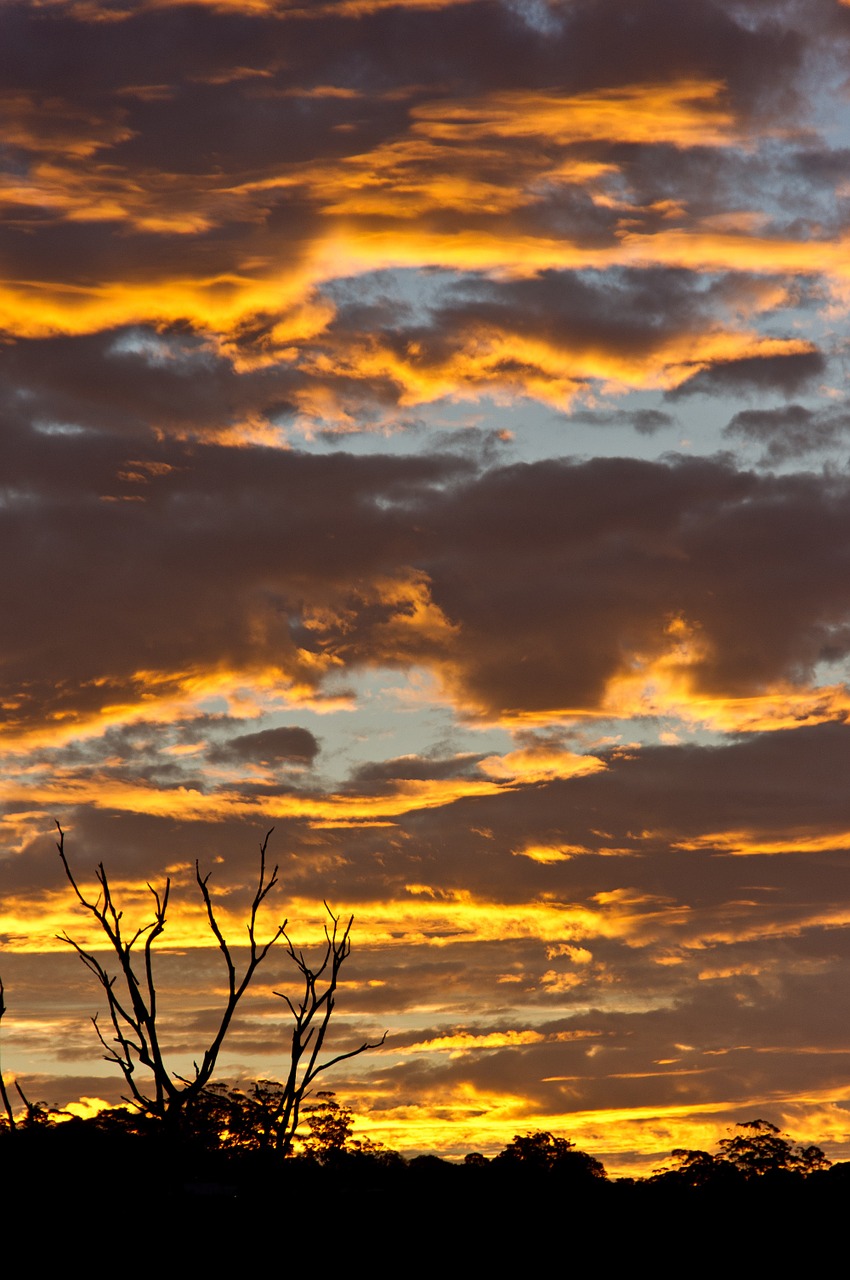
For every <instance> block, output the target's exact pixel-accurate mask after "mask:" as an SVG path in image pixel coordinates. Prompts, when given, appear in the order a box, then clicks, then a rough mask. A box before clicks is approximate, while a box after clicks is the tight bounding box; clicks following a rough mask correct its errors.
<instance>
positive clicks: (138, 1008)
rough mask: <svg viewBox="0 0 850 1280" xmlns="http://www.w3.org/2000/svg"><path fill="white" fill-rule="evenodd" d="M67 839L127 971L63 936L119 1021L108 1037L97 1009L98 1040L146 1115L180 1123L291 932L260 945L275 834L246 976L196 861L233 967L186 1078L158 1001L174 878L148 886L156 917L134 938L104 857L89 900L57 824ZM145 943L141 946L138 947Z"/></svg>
mask: <svg viewBox="0 0 850 1280" xmlns="http://www.w3.org/2000/svg"><path fill="white" fill-rule="evenodd" d="M56 827H57V830H58V831H59V839H58V841H57V843H56V847H57V849H58V850H59V857H60V858H61V859H62V865H63V867H64V868H65V874H66V876H67V877H68V880H69V882H70V884H71V888H72V889H73V890H74V893H75V894H76V896H77V899H78V901H79V902H80V904H81V905H82V906H83V907H85V908H86V910H87V911H89V912H91V914H92V916H94V918H95V920H96V921H97V922H98V924H99V925H100V928H101V929H102V931H103V933H104V934H105V935H106V938H107V940H108V942H109V945H110V948H111V949H112V951H113V952H114V954H115V957H116V959H117V961H118V965H119V969H120V980H119V975H110V974H109V972H108V971H107V969H106V968H105V967H104V965H103V964H101V962H100V960H99V959H98V958H97V956H96V955H94V954H93V953H92V952H91V951H87V950H86V949H85V948H84V947H82V946H80V944H79V943H78V942H75V941H74V939H73V938H71V937H69V935H68V934H67V933H63V934H60V935H59V936H60V938H61V939H62V941H64V942H67V943H68V944H69V945H70V946H72V947H73V948H74V950H75V951H76V953H77V955H78V956H79V957H80V959H81V960H82V962H83V964H84V965H85V966H86V968H87V969H88V970H89V971H90V972H91V973H92V974H94V976H95V978H96V979H97V981H98V982H99V983H100V985H101V986H102V987H103V990H104V993H105V995H106V1004H107V1009H108V1011H109V1020H110V1022H111V1024H112V1031H113V1036H112V1039H111V1040H107V1039H106V1037H105V1035H104V1034H103V1032H102V1030H101V1028H100V1026H99V1024H98V1019H97V1015H95V1017H94V1018H93V1019H92V1022H93V1023H94V1029H95V1031H96V1032H97V1036H98V1039H99V1040H100V1043H101V1045H102V1046H103V1048H104V1050H105V1053H104V1057H105V1059H106V1061H107V1062H111V1063H113V1064H114V1065H115V1066H117V1067H118V1068H119V1070H120V1071H121V1073H122V1075H123V1076H124V1080H125V1083H126V1085H127V1089H128V1091H129V1096H125V1097H124V1101H125V1102H128V1103H129V1104H130V1105H132V1106H135V1107H136V1108H137V1109H138V1111H140V1112H141V1113H142V1114H144V1115H147V1116H151V1117H153V1118H155V1119H159V1120H164V1121H170V1122H173V1123H174V1124H178V1125H179V1123H180V1121H181V1119H182V1117H183V1116H184V1115H185V1114H186V1110H187V1108H188V1107H189V1106H190V1105H191V1104H192V1103H193V1102H194V1101H195V1100H196V1099H197V1098H198V1096H199V1095H200V1094H201V1092H202V1091H203V1089H204V1088H205V1086H206V1085H207V1084H208V1083H209V1081H210V1079H211V1077H212V1074H213V1071H214V1070H215V1065H216V1061H217V1059H218V1055H219V1051H220V1050H221V1046H222V1044H223V1043H224V1038H225V1036H226V1034H227V1031H228V1028H229V1027H230V1024H231V1021H232V1020H233V1015H234V1013H235V1012H236V1008H237V1006H238V1004H239V1002H240V1000H241V999H242V997H243V995H244V994H245V992H246V990H247V988H248V985H249V983H250V982H251V979H252V978H253V976H254V974H255V972H256V971H257V969H258V968H259V966H260V965H261V964H262V963H263V961H264V960H265V958H266V956H267V955H268V953H269V951H270V950H271V948H272V947H273V946H274V944H275V942H277V940H278V939H279V938H281V937H285V936H286V934H285V929H286V921H284V923H283V924H282V925H279V926H278V928H277V930H276V932H275V933H274V935H273V936H272V937H271V938H270V939H269V941H268V942H265V943H259V942H258V941H257V937H256V924H257V912H258V911H259V908H260V906H261V905H262V903H263V901H264V900H265V898H266V897H267V896H268V894H269V893H270V892H271V890H272V889H273V888H274V886H275V885H276V884H277V873H278V868H277V866H275V867H274V869H273V870H272V872H271V874H270V875H269V874H267V871H266V850H267V848H268V842H269V836H270V835H271V831H269V832H268V833H267V835H266V838H265V840H264V841H263V843H262V845H261V846H260V875H259V881H258V884H257V889H256V892H255V893H254V897H253V899H252V901H251V909H250V915H249V919H248V925H247V930H248V944H249V949H250V950H249V958H248V963H247V965H246V966H245V969H244V971H243V973H242V975H241V977H240V976H239V975H238V973H237V970H236V965H235V963H234V960H233V956H232V953H231V950H230V947H229V946H228V944H227V942H226V941H225V938H224V935H223V934H222V932H221V929H220V928H219V925H218V921H217V920H216V916H215V911H214V910H213V905H212V900H211V898H210V892H209V883H208V882H209V874H207V875H205V876H202V875H201V872H200V867H199V865H198V863H197V862H196V863H195V879H196V880H197V883H198V888H199V889H200V892H201V896H202V898H203V900H204V906H205V908H206V913H207V921H208V923H209V927H210V930H211V932H212V934H213V936H214V937H215V939H216V942H217V943H218V946H219V948H220V950H221V953H222V955H223V956H224V962H225V965H226V967H227V978H228V991H227V998H226V1000H225V1004H224V1009H223V1010H222V1013H221V1018H220V1020H219V1024H218V1029H217V1031H216V1033H215V1035H214V1036H213V1038H212V1040H211V1041H210V1043H209V1046H208V1048H207V1049H206V1050H205V1052H204V1054H203V1057H202V1059H201V1061H200V1063H198V1062H197V1061H195V1063H194V1064H193V1065H194V1069H195V1074H194V1076H193V1077H192V1078H191V1079H186V1078H184V1077H183V1076H178V1075H175V1074H174V1073H172V1072H171V1071H169V1070H168V1067H167V1066H166V1063H165V1059H164V1056H163V1049H162V1045H161V1043H160V1025H159V1009H158V1005H157V989H156V983H155V980H154V970H153V955H152V949H153V944H154V942H155V941H156V939H157V938H158V937H159V936H160V935H161V934H162V932H163V931H164V929H165V922H166V911H167V909H168V898H169V893H170V890H171V881H170V879H167V880H166V882H165V889H164V890H163V892H162V893H160V892H159V890H157V889H154V888H153V886H152V885H150V884H149V885H148V889H149V890H150V893H151V896H152V897H153V901H154V912H153V919H152V920H150V921H149V922H148V923H147V924H144V925H142V926H141V927H140V928H138V929H137V930H136V931H135V933H133V934H132V936H129V937H127V938H125V937H124V935H123V934H122V931H121V920H122V916H123V912H122V911H119V910H118V907H117V906H116V903H115V899H114V897H113V894H112V889H111V887H110V884H109V880H108V878H107V875H106V871H105V869H104V866H103V863H102V862H101V863H100V864H99V865H98V868H97V871H96V872H95V876H96V879H97V882H98V884H99V886H100V891H99V893H98V896H97V898H96V899H95V901H94V902H92V901H91V900H90V899H88V898H87V897H86V896H85V895H84V893H83V892H82V890H81V889H80V886H79V884H78V883H77V880H76V877H75V876H74V873H73V872H72V870H71V868H70V865H69V863H68V859H67V857H66V856H65V833H64V831H63V830H62V828H61V826H60V825H59V823H58V822H57V823H56ZM137 944H141V948H140V950H136V951H134V950H133V948H134V947H136V946H137ZM138 1065H141V1066H143V1067H146V1068H147V1069H148V1071H149V1072H150V1074H151V1076H152V1077H153V1080H152V1083H151V1082H147V1081H140V1080H139V1079H138V1078H137V1076H136V1068H137V1066H138Z"/></svg>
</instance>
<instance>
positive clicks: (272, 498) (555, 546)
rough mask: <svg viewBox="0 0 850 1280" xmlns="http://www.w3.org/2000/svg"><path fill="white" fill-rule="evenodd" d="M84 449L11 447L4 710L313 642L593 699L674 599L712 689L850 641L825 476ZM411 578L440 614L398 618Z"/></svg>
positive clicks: (22, 719)
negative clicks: (121, 453) (116, 453)
mask: <svg viewBox="0 0 850 1280" xmlns="http://www.w3.org/2000/svg"><path fill="white" fill-rule="evenodd" d="M20 439H21V440H22V439H23V438H20ZM89 456H90V455H89V440H88V438H87V437H86V436H61V437H51V438H49V439H45V438H33V440H32V442H31V447H30V448H29V449H25V448H21V449H19V451H18V453H17V455H16V456H15V455H14V454H13V462H14V463H15V465H16V467H17V471H16V472H13V475H14V476H15V480H17V483H15V480H12V481H11V483H12V488H11V491H10V497H9V499H8V501H7V502H6V504H5V506H4V507H3V508H2V510H0V526H2V530H3V536H4V539H5V546H6V547H7V549H8V552H9V554H8V557H7V559H6V561H5V564H4V573H3V590H4V592H5V595H6V598H7V599H8V600H13V601H15V607H14V608H13V609H10V610H9V611H8V612H7V613H6V614H5V615H4V616H5V627H4V626H3V624H0V639H2V645H3V651H4V654H5V668H4V679H5V682H6V683H5V698H6V721H7V724H8V725H9V727H14V726H15V725H20V726H24V725H27V724H33V723H39V722H43V720H44V717H45V716H50V715H53V714H54V713H56V712H60V711H61V712H62V713H63V714H70V715H72V716H73V715H79V714H85V713H88V712H91V711H93V710H95V709H96V708H98V707H102V706H105V705H109V704H110V703H114V702H115V701H118V700H122V699H125V698H129V699H130V700H131V701H132V700H134V699H139V698H142V697H143V696H144V694H145V692H146V687H147V681H148V679H149V677H148V676H145V675H139V674H138V673H139V672H146V671H147V672H157V673H159V674H158V676H157V680H158V686H157V687H158V689H159V692H160V694H168V693H169V692H172V693H173V692H176V690H177V689H178V688H179V684H180V679H181V675H180V673H181V672H182V671H184V670H185V669H186V668H187V664H188V665H190V666H192V667H197V665H198V664H200V666H201V668H203V667H205V666H209V668H210V669H215V670H221V669H222V668H223V667H224V666H230V667H231V668H232V669H233V671H234V672H239V671H243V670H248V669H250V668H252V667H253V666H254V665H255V664H257V663H273V664H274V665H275V666H278V667H280V668H281V669H282V670H283V672H284V673H285V675H286V676H288V677H289V678H290V679H293V680H299V681H304V682H306V684H307V685H308V686H312V687H315V688H316V689H319V690H321V688H322V686H323V680H324V676H323V671H324V667H323V665H322V661H317V658H321V655H326V657H332V661H331V662H330V663H329V665H328V667H327V669H328V672H329V674H331V675H333V677H334V680H337V681H338V680H339V679H341V678H344V675H345V672H346V671H352V670H356V669H358V668H363V667H372V666H380V665H390V666H399V665H407V664H410V663H422V664H424V665H426V666H429V665H430V666H433V667H435V668H436V669H437V670H438V671H439V672H442V673H443V674H444V675H445V678H446V679H447V680H449V681H451V682H452V686H453V688H454V691H455V693H456V694H457V696H459V697H460V698H461V700H462V701H467V702H469V703H470V704H471V705H472V706H473V707H477V708H480V709H481V710H483V711H486V712H489V713H500V714H501V713H510V712H514V711H515V712H521V711H534V712H540V711H545V710H547V709H552V710H557V709H559V708H562V707H586V708H588V709H591V708H594V707H596V706H598V703H599V700H600V699H601V698H602V696H603V694H604V691H605V688H606V685H607V682H608V681H609V680H610V679H611V678H612V677H613V676H614V675H616V674H617V673H619V672H620V671H621V670H622V669H623V662H624V654H626V653H629V652H632V653H636V654H640V655H643V656H644V657H651V656H653V655H655V654H660V653H663V652H665V651H666V649H667V648H669V646H670V644H671V643H672V642H671V640H670V638H669V635H668V634H667V632H668V628H669V625H670V620H671V618H676V617H680V618H683V619H684V620H685V622H686V623H687V624H688V626H690V627H692V628H694V629H695V635H696V636H697V637H698V640H699V645H698V648H699V652H697V653H695V654H694V655H693V657H692V661H691V665H690V668H689V669H690V672H691V675H692V678H693V679H694V681H695V684H696V686H697V687H698V688H700V689H702V690H703V691H705V692H710V693H715V694H718V695H724V696H725V695H730V694H735V695H737V694H744V693H752V692H756V691H758V690H761V689H763V688H764V687H765V686H766V685H770V684H771V683H775V682H777V681H790V682H792V683H799V682H802V683H805V682H806V681H807V680H809V679H811V677H812V672H813V670H814V668H815V666H816V664H817V663H819V662H821V661H823V660H835V659H837V658H839V657H840V656H841V655H842V654H845V653H846V652H847V649H848V645H849V644H850V599H848V594H847V576H846V572H845V560H846V546H847V540H848V537H850V528H849V527H848V520H847V511H848V503H847V494H846V487H847V486H846V480H845V478H842V477H841V476H840V475H824V476H813V475H798V476H785V477H775V478H774V477H769V476H765V477H761V478H760V477H758V476H757V475H755V474H753V473H748V472H739V471H737V470H736V469H735V467H734V466H733V464H732V463H731V462H730V461H727V460H723V459H716V460H711V459H678V460H675V459H673V460H669V461H666V462H663V463H650V462H641V461H638V460H629V459H595V460H592V461H589V462H585V463H576V462H572V461H570V460H551V461H545V462H539V463H535V464H531V465H528V464H514V465H510V466H501V467H498V466H496V467H492V468H489V469H485V470H484V471H482V472H481V473H480V474H475V471H474V464H473V462H472V461H471V460H470V459H464V458H458V457H457V456H455V457H451V458H450V457H448V456H433V457H425V456H423V457H406V458H405V457H389V456H384V457H382V456H380V455H375V454H373V455H370V456H367V457H361V458H357V457H353V456H351V455H346V454H344V453H335V454H332V455H329V456H317V455H308V454H299V453H297V452H294V451H290V452H281V451H275V450H263V449H252V450H247V449H245V450H231V449H226V448H218V447H214V446H193V447H191V448H190V447H185V446H182V445H179V444H177V445H174V446H170V447H166V446H165V445H163V444H160V445H159V447H158V449H157V450H156V451H155V452H154V459H155V460H156V462H157V465H154V466H151V467H149V468H147V469H146V467H145V456H144V454H143V455H142V457H141V459H140V458H138V457H136V458H134V459H133V471H134V473H135V474H136V475H137V476H138V475H141V476H142V480H139V479H138V478H137V479H135V480H132V481H126V480H124V479H122V478H121V477H120V476H113V477H111V478H109V483H108V484H106V477H105V476H104V475H103V474H102V473H101V475H100V476H98V474H97V472H98V465H99V464H98V459H99V456H100V455H99V445H98V443H97V442H95V445H94V451H93V458H94V460H95V463H96V465H95V467H94V468H92V467H91V466H90V463H89ZM169 459H170V461H166V460H169ZM162 464H165V465H162ZM169 468H170V469H169ZM42 476H44V477H45V478H46V481H47V484H46V486H44V487H43V486H42ZM10 479H11V478H10ZM63 479H64V483H62V480H63ZM93 479H94V481H95V483H94V485H92V480H93ZM24 481H26V483H24ZM99 482H100V483H99ZM101 483H103V484H104V486H105V492H104V488H101ZM125 496H129V497H131V498H133V499H134V500H132V501H122V500H118V499H121V498H124V497H125ZM104 498H107V499H116V500H106V501H105V500H104ZM731 565H734V567H735V572H734V574H730V572H729V570H730V566H731ZM530 566H531V567H530ZM388 582H391V583H394V584H397V585H396V586H395V587H394V588H393V590H390V591H389V592H388V591H387V587H386V584H387V583H388ZM411 593H412V594H411ZM422 593H424V596H423V594H422ZM417 595H418V596H419V597H421V598H429V599H430V601H431V602H432V604H433V605H434V606H436V607H437V608H438V609H439V610H440V611H441V615H442V617H444V618H445V620H446V621H447V623H448V624H449V626H447V627H442V628H440V627H437V628H436V629H435V628H434V627H433V626H432V625H430V622H429V621H428V620H427V617H426V619H425V620H424V621H423V623H422V625H419V623H413V624H411V622H410V616H411V615H410V610H411V608H412V600H413V597H414V596H417ZM789 601H793V606H794V607H793V610H792V611H791V612H790V613H789ZM429 616H430V615H429Z"/></svg>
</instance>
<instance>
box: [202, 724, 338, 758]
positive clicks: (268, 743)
mask: <svg viewBox="0 0 850 1280" xmlns="http://www.w3.org/2000/svg"><path fill="white" fill-rule="evenodd" d="M318 753H319V743H318V741H317V740H316V738H315V737H314V736H313V734H312V733H310V731H309V729H300V728H298V727H297V726H296V725H291V726H286V727H283V728H280V729H261V730H260V731H259V732H258V733H241V734H238V735H237V736H236V737H235V738H230V739H229V740H228V741H227V742H222V743H219V744H218V745H217V746H215V747H213V748H212V749H211V750H210V751H209V752H208V756H209V760H210V762H211V763H212V764H229V763H233V764H239V763H242V764H251V763H256V764H261V765H266V766H270V767H272V768H274V767H275V766H277V765H281V764H284V763H296V764H306V765H310V764H312V763H313V761H314V760H315V758H316V756H317V755H318Z"/></svg>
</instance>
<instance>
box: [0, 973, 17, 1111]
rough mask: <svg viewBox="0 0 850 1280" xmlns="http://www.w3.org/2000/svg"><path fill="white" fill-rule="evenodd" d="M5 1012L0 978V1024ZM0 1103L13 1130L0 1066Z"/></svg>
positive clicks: (10, 1109) (10, 1105)
mask: <svg viewBox="0 0 850 1280" xmlns="http://www.w3.org/2000/svg"><path fill="white" fill-rule="evenodd" d="M5 1012H6V1000H5V998H4V987H3V979H2V978H0V1022H2V1021H3V1014H4V1013H5ZM0 1102H2V1103H3V1110H4V1111H5V1112H6V1119H7V1120H8V1122H9V1128H10V1129H11V1130H12V1131H14V1129H15V1113H14V1111H13V1110H12V1104H11V1102H10V1101H9V1095H8V1093H7V1092H6V1081H5V1080H4V1079H3V1068H2V1065H0Z"/></svg>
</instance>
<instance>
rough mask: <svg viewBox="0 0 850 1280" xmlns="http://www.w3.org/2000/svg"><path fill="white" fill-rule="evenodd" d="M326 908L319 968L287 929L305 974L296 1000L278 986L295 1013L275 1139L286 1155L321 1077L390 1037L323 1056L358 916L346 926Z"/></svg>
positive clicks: (292, 955) (296, 961) (292, 950)
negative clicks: (306, 1101) (304, 1105)
mask: <svg viewBox="0 0 850 1280" xmlns="http://www.w3.org/2000/svg"><path fill="white" fill-rule="evenodd" d="M325 910H326V911H327V913H328V916H329V917H330V927H328V925H327V924H326V925H325V950H324V955H323V956H322V958H321V961H320V963H319V965H318V967H317V968H315V969H313V968H311V967H310V965H309V963H308V962H307V960H306V958H305V956H304V952H303V951H301V950H296V948H295V946H294V945H293V943H292V941H291V939H290V938H289V937H288V936H287V935H286V934H284V937H285V938H286V944H287V949H288V951H289V956H290V959H291V960H292V961H293V963H294V964H295V966H296V968H297V969H298V971H299V973H300V974H301V978H302V981H303V988H302V992H303V994H302V996H301V998H300V1000H298V1002H297V1003H296V1002H293V1001H292V1000H290V998H289V996H288V995H286V994H285V993H284V992H281V991H276V992H275V995H276V996H278V997H279V998H280V999H281V1000H285V1001H286V1004H287V1005H288V1006H289V1011H290V1013H291V1014H292V1017H293V1019H294V1025H293V1028H292V1041H291V1044H290V1054H289V1074H288V1075H287V1078H286V1081H285V1082H284V1085H283V1088H282V1090H281V1094H280V1099H279V1102H278V1105H277V1107H276V1108H275V1112H274V1113H273V1114H274V1124H273V1133H274V1143H275V1146H276V1148H277V1150H278V1151H280V1152H281V1153H282V1154H283V1155H288V1153H289V1151H290V1149H291V1147H292V1141H293V1139H294V1137H295V1133H296V1131H297V1129H298V1123H299V1119H300V1112H301V1104H302V1102H303V1100H304V1098H305V1097H306V1096H307V1094H308V1093H309V1091H310V1086H311V1084H312V1083H313V1081H314V1080H315V1079H316V1077H317V1076H319V1075H321V1073H322V1072H323V1071H327V1070H328V1069H329V1068H330V1067H334V1066H336V1064H337V1063H339V1062H345V1061H346V1060H347V1059H348V1058H356V1057H358V1056H359V1055H360V1054H361V1053H366V1052H367V1050H369V1049H377V1048H379V1047H380V1046H381V1045H382V1044H383V1043H384V1041H385V1040H386V1038H387V1033H386V1031H385V1032H384V1034H383V1035H382V1036H381V1038H380V1040H374V1041H368V1040H367V1041H364V1043H363V1044H361V1045H358V1046H357V1048H355V1049H349V1050H347V1051H346V1052H345V1053H338V1054H336V1056H335V1057H333V1058H330V1059H328V1061H327V1062H321V1063H320V1062H319V1054H320V1053H321V1051H322V1045H323V1044H324V1040H325V1035H326V1033H327V1030H328V1024H329V1023H330V1020H331V1015H332V1013H333V1011H334V1006H335V1004H336V989H337V983H338V982H339V972H340V969H341V968H342V966H343V964H344V963H345V961H346V960H347V959H348V957H349V955H350V954H351V926H352V925H353V924H354V916H349V919H348V924H347V925H346V926H345V928H344V929H342V931H340V917H339V916H335V915H334V913H333V912H332V911H331V909H330V907H329V906H328V904H327V903H325Z"/></svg>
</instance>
